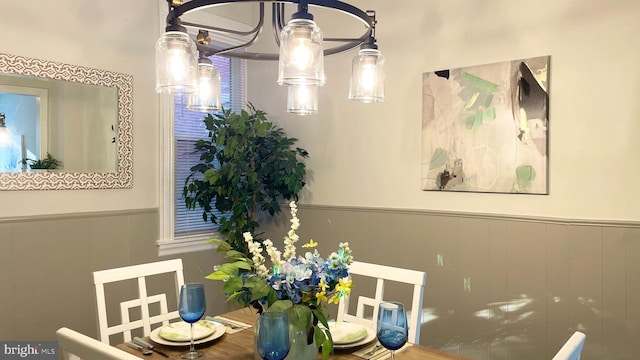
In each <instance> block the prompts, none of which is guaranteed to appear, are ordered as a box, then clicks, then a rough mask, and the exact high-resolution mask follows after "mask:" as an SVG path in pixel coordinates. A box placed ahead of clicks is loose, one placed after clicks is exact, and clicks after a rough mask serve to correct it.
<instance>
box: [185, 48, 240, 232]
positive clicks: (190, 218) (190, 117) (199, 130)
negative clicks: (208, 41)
mask: <svg viewBox="0 0 640 360" xmlns="http://www.w3.org/2000/svg"><path fill="white" fill-rule="evenodd" d="M210 59H211V60H212V61H213V65H214V66H215V68H216V69H217V70H218V71H219V72H220V79H221V87H222V93H221V101H222V105H223V107H224V108H225V109H232V110H234V111H240V110H241V109H242V108H243V107H244V104H245V102H246V100H245V99H246V95H245V80H244V79H245V68H246V67H245V64H244V61H243V60H237V59H228V58H225V57H221V56H212V57H211V58H210ZM186 102H187V96H182V97H180V96H176V97H175V104H174V105H175V106H174V114H173V115H174V139H175V164H174V179H175V189H174V190H175V197H174V199H175V204H174V219H175V220H174V222H175V226H174V234H173V235H174V238H180V237H185V236H194V235H211V234H213V233H215V231H217V225H216V224H213V223H211V222H210V221H209V222H205V221H204V219H203V218H202V209H201V208H200V207H196V208H195V209H187V208H186V206H185V201H184V197H183V196H182V191H183V188H184V181H185V179H186V178H187V176H189V174H190V173H191V172H190V169H191V167H192V166H194V165H196V164H197V163H198V162H199V161H200V154H198V153H196V154H194V153H193V150H194V143H195V142H196V141H197V140H199V139H207V138H208V131H207V129H206V128H205V125H204V122H203V120H204V118H205V116H206V115H207V114H206V113H202V112H195V111H189V110H187V107H186ZM214 210H215V207H214Z"/></svg>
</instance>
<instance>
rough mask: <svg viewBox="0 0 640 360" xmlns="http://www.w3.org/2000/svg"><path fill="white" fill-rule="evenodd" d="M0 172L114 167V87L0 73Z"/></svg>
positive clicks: (116, 108)
mask: <svg viewBox="0 0 640 360" xmlns="http://www.w3.org/2000/svg"><path fill="white" fill-rule="evenodd" d="M0 114H4V115H3V116H4V125H5V129H4V130H3V132H4V133H5V135H4V137H3V138H4V139H5V140H3V141H2V142H0V172H34V171H43V169H45V170H47V171H58V172H100V173H106V172H116V170H117V142H116V132H117V126H118V98H117V89H116V88H114V87H105V86H98V85H93V84H83V83H78V82H70V81H64V80H56V79H48V78H38V77H31V76H18V75H12V74H0Z"/></svg>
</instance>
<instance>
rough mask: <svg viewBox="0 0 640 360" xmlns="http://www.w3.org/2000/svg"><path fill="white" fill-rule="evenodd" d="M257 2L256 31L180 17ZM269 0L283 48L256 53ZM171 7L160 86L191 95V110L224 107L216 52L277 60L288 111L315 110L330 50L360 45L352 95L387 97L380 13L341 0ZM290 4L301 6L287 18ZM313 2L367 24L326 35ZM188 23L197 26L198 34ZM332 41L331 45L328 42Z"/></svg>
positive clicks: (216, 1)
mask: <svg viewBox="0 0 640 360" xmlns="http://www.w3.org/2000/svg"><path fill="white" fill-rule="evenodd" d="M248 2H254V3H259V11H260V12H259V19H258V23H257V24H256V25H255V27H253V29H251V30H248V31H241V30H237V29H228V28H221V27H217V26H215V24H213V25H205V24H197V23H193V22H187V21H181V19H180V17H181V16H182V15H184V14H187V13H189V12H192V11H196V10H198V9H203V8H210V7H213V6H216V5H222V4H231V3H235V4H238V3H248ZM265 3H271V8H272V9H271V15H272V16H271V18H272V19H271V25H272V27H273V33H274V40H275V43H276V45H277V46H278V48H279V52H278V53H268V52H251V51H249V49H248V48H249V47H250V46H251V45H253V44H255V43H256V40H257V39H258V35H259V34H260V33H261V32H262V30H263V26H264V24H265ZM167 4H168V6H169V13H168V15H167V23H166V29H165V33H164V34H163V35H162V36H161V37H160V39H158V41H157V43H156V92H158V93H167V94H186V95H188V101H187V108H188V109H190V110H194V111H203V112H211V111H217V110H220V109H221V104H220V74H219V73H218V71H217V70H216V68H215V67H214V66H213V64H212V62H211V60H210V59H209V57H210V56H213V55H220V56H225V57H231V58H241V59H248V60H272V61H275V60H277V61H278V80H277V83H278V85H281V86H287V88H288V89H287V112H289V113H293V114H298V115H310V114H317V112H318V88H319V87H321V86H323V85H324V84H325V74H324V56H328V55H332V54H337V53H341V52H344V51H348V50H351V49H354V48H356V47H360V49H359V51H358V53H357V54H356V55H355V57H354V58H353V61H352V64H351V65H352V67H351V80H350V85H349V99H351V100H355V101H360V102H365V103H370V102H381V101H384V57H383V56H382V54H381V53H380V51H379V50H378V46H377V44H376V37H375V26H376V14H375V11H372V10H367V11H363V10H360V9H358V8H356V7H354V6H352V5H350V4H347V3H344V2H341V1H336V0H284V1H283V0H279V1H268V0H263V1H256V0H191V1H188V2H184V3H183V2H182V1H180V0H167ZM285 4H297V11H296V12H294V13H293V14H292V15H291V18H290V20H289V21H288V22H287V23H286V24H285V23H284V19H285V17H286V15H285ZM309 5H312V6H316V7H320V8H326V9H330V10H335V11H338V12H341V13H344V14H347V15H351V16H352V17H353V18H355V19H356V20H357V21H359V22H361V23H362V24H363V25H364V32H363V33H362V34H361V35H360V36H357V37H355V38H324V37H323V34H322V30H321V29H320V28H319V27H318V25H317V24H316V22H315V21H314V17H313V15H312V14H311V13H310V12H309ZM187 27H190V28H195V29H197V30H198V35H197V37H196V39H195V41H194V39H192V38H191V36H189V34H188V33H187ZM209 32H215V33H222V34H231V35H235V36H241V37H243V38H246V41H245V42H243V43H242V44H240V45H234V46H231V47H226V48H225V47H220V46H217V45H215V44H213V43H211V37H210V34H209ZM327 44H328V45H327Z"/></svg>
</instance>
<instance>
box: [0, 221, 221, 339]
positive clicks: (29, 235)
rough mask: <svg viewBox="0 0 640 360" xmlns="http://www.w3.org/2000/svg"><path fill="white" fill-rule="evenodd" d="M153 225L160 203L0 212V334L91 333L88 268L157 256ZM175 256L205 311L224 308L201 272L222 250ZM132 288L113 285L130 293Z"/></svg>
mask: <svg viewBox="0 0 640 360" xmlns="http://www.w3.org/2000/svg"><path fill="white" fill-rule="evenodd" d="M158 228H159V227H158V211H157V209H142V210H133V211H121V212H105V213H89V214H69V215H59V216H45V217H30V218H20V219H1V220H0V287H1V289H2V291H1V292H0V294H2V296H0V319H2V320H1V321H0V339H1V340H3V341H18V340H32V341H53V340H55V331H56V330H57V329H58V328H60V327H62V326H66V327H69V328H72V329H74V330H77V331H80V332H82V333H85V334H87V335H89V336H92V337H94V338H96V337H97V329H98V327H97V321H96V305H95V290H94V286H93V277H92V272H93V271H95V270H102V269H109V268H114V267H120V266H125V265H132V264H140V263H145V262H151V261H158V260H162V259H165V258H168V257H165V258H160V257H158V250H157V246H156V241H157V240H158ZM180 257H181V258H182V259H183V262H184V267H185V281H187V282H203V283H204V284H205V289H206V291H207V300H208V303H209V305H208V310H207V314H211V315H216V314H219V313H222V312H225V311H227V310H228V306H227V305H225V304H224V298H223V294H222V291H221V284H220V283H219V282H214V281H210V280H206V279H204V276H206V275H208V274H209V273H210V272H211V271H212V269H213V265H215V264H217V263H220V262H221V261H222V257H221V256H220V255H219V254H214V253H212V252H201V253H186V254H182V256H180ZM133 291H136V290H135V288H134V287H133V286H128V287H123V289H122V291H118V292H119V293H120V294H119V295H122V296H123V297H124V298H125V299H127V298H126V296H128V294H130V293H132V292H133ZM129 296H130V295H129ZM130 298H131V297H129V298H128V299H130ZM108 301H109V300H108ZM170 301H171V299H170ZM174 302H175V299H174ZM109 306H110V307H111V308H112V309H114V310H117V309H116V308H115V306H117V302H115V301H112V302H111V304H110V305H109ZM116 314H117V312H116V311H114V312H112V313H111V315H113V316H116Z"/></svg>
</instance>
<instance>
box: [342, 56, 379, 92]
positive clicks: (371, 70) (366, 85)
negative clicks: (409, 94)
mask: <svg viewBox="0 0 640 360" xmlns="http://www.w3.org/2000/svg"><path fill="white" fill-rule="evenodd" d="M349 99H351V100H356V101H362V102H366V103H370V102H381V101H384V57H383V56H382V54H381V53H380V51H378V50H377V49H360V51H358V55H356V56H355V57H354V58H353V67H352V69H351V83H350V85H349Z"/></svg>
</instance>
